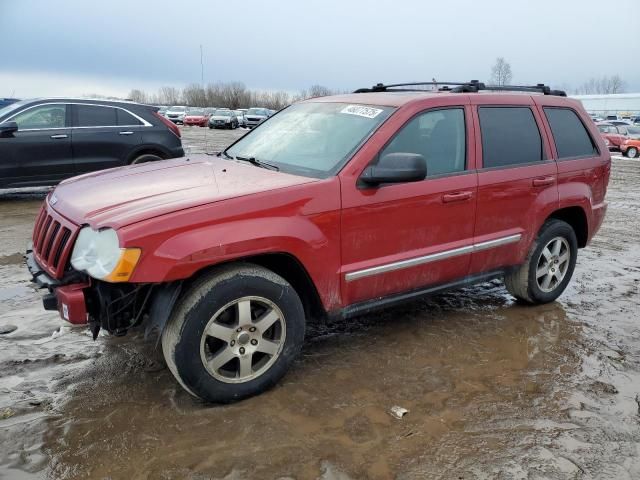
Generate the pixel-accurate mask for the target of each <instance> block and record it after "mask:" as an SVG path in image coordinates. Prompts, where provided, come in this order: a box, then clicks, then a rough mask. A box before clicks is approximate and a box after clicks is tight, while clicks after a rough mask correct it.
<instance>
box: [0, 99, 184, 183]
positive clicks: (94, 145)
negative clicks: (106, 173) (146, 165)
mask: <svg viewBox="0 0 640 480" xmlns="http://www.w3.org/2000/svg"><path fill="white" fill-rule="evenodd" d="M157 111H158V108H157V107H152V106H149V105H142V104H138V103H132V102H115V101H106V100H86V99H36V100H23V101H21V102H16V103H13V104H11V105H8V106H6V107H4V108H2V109H0V188H17V187H35V186H45V185H54V184H56V183H58V182H60V181H62V180H64V179H65V178H68V177H73V176H75V175H80V174H83V173H87V172H93V171H95V170H102V169H105V168H111V167H119V166H122V165H128V164H132V163H141V162H149V161H155V160H162V159H165V158H175V157H181V156H183V155H184V150H183V149H182V141H181V140H180V130H179V129H178V127H176V126H175V125H174V124H173V123H172V122H170V121H169V120H167V119H166V118H164V117H163V116H161V115H160V114H158V113H157Z"/></svg>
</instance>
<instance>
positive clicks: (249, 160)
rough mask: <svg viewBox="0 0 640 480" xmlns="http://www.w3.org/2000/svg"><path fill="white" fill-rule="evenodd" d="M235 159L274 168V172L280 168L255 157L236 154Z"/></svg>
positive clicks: (270, 168) (257, 165) (269, 168)
mask: <svg viewBox="0 0 640 480" xmlns="http://www.w3.org/2000/svg"><path fill="white" fill-rule="evenodd" d="M225 155H226V153H225ZM235 159H236V160H242V161H243V162H249V163H250V164H251V165H255V166H256V167H261V168H266V169H268V170H275V171H276V172H277V171H278V170H280V168H279V167H278V166H276V165H274V164H272V163H267V162H263V161H261V160H258V159H257V158H255V157H241V156H240V155H236V157H235Z"/></svg>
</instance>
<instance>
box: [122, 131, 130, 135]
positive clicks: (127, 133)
mask: <svg viewBox="0 0 640 480" xmlns="http://www.w3.org/2000/svg"><path fill="white" fill-rule="evenodd" d="M120 135H133V132H130V131H126V132H120Z"/></svg>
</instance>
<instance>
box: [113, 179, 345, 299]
mask: <svg viewBox="0 0 640 480" xmlns="http://www.w3.org/2000/svg"><path fill="white" fill-rule="evenodd" d="M282 193H283V192H282ZM282 193H278V192H277V191H274V192H270V193H269V194H267V195H265V196H260V197H258V196H246V197H242V198H238V199H235V200H232V201H229V202H220V203H218V204H215V205H211V206H203V207H200V208H195V209H188V210H183V211H181V212H179V213H176V214H169V215H166V216H164V217H158V218H156V219H150V220H148V221H147V222H142V223H140V224H136V225H131V226H129V227H126V228H125V229H124V230H123V231H121V232H120V233H121V235H122V239H123V242H124V243H123V245H125V246H131V247H134V246H135V247H139V248H141V249H142V252H143V253H142V257H141V258H140V262H139V264H138V265H137V267H136V269H135V271H134V273H133V275H132V277H131V280H130V281H132V282H136V283H164V282H172V281H176V280H183V279H187V278H190V277H192V276H193V275H194V274H196V273H198V272H199V271H200V270H202V269H204V268H207V267H210V266H213V265H217V264H220V263H224V262H229V261H233V260H246V259H249V261H250V257H252V256H256V255H264V254H269V253H286V254H288V255H290V256H292V257H294V258H295V259H297V260H298V262H299V263H300V264H301V265H302V266H303V267H304V268H305V269H306V271H307V273H308V274H309V276H310V278H311V280H312V281H313V283H314V284H315V286H316V288H317V291H318V293H319V295H320V298H321V300H322V302H323V304H324V306H325V308H327V310H330V309H332V308H336V307H337V306H339V304H340V291H339V271H340V209H339V195H338V185H337V182H333V181H329V182H318V183H316V184H309V185H306V186H301V187H300V188H294V189H288V190H287V195H286V197H285V196H284V195H283V194H282ZM285 198H286V200H285ZM266 206H269V207H270V208H266Z"/></svg>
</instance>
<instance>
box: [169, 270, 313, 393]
mask: <svg viewBox="0 0 640 480" xmlns="http://www.w3.org/2000/svg"><path fill="white" fill-rule="evenodd" d="M304 331H305V316H304V309H303V307H302V302H301V301H300V297H299V296H298V294H297V293H296V291H295V290H294V289H293V287H292V286H291V285H290V284H289V283H287V281H286V280H284V279H283V278H282V277H280V276H279V275H276V274H275V273H273V272H272V271H270V270H267V269H265V268H262V267H259V266H257V265H253V264H237V265H230V266H225V267H222V268H219V269H216V270H215V271H213V272H211V273H210V274H208V275H206V276H204V277H203V278H201V279H199V280H198V281H196V282H194V284H193V285H192V286H191V287H190V288H189V289H188V291H187V293H186V294H185V295H184V296H183V297H182V298H181V299H180V300H179V302H178V304H177V305H176V307H175V309H174V311H173V312H172V314H171V317H170V319H169V321H168V322H167V326H166V327H165V329H164V331H163V333H162V351H163V353H164V357H165V360H166V362H167V365H168V367H169V369H170V370H171V373H173V375H174V376H175V377H176V379H177V380H178V382H180V384H181V385H182V386H183V387H184V388H185V389H186V390H187V391H188V392H189V393H191V394H192V395H194V396H196V397H198V398H201V399H203V400H205V401H207V402H214V403H229V402H233V401H236V400H241V399H243V398H247V397H250V396H252V395H256V394H258V393H261V392H264V391H265V390H267V389H269V388H271V387H272V386H274V385H275V384H276V383H277V382H278V381H279V380H280V379H281V378H282V377H283V376H284V375H285V373H286V372H287V370H288V369H289V367H290V366H291V364H292V363H293V361H294V359H295V357H296V356H297V355H298V353H299V352H300V349H301V347H302V343H303V340H304Z"/></svg>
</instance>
